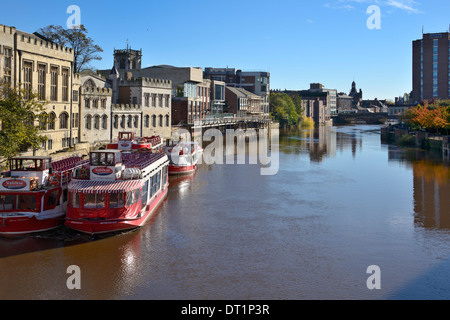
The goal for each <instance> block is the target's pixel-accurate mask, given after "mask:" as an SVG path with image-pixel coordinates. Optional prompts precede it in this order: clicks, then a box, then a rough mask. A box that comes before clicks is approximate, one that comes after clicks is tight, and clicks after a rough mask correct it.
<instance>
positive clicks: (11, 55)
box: [0, 25, 81, 155]
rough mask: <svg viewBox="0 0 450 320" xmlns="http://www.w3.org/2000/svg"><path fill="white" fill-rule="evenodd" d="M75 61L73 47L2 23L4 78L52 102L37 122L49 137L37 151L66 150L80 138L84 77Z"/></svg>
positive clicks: (0, 42) (0, 40)
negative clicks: (75, 69) (80, 74)
mask: <svg viewBox="0 0 450 320" xmlns="http://www.w3.org/2000/svg"><path fill="white" fill-rule="evenodd" d="M73 61H74V53H73V50H72V49H71V48H66V47H64V46H60V45H57V44H55V43H53V42H51V41H48V40H47V39H46V38H45V37H43V36H41V35H40V34H38V33H34V34H31V33H27V32H23V31H19V30H17V29H16V28H15V27H9V26H5V25H0V81H2V82H6V83H8V84H10V85H11V86H14V87H22V88H23V89H27V90H30V91H31V92H33V93H37V94H38V98H39V100H40V101H42V102H44V101H47V102H48V103H47V104H46V105H45V110H44V111H42V113H41V115H42V117H41V119H42V120H41V121H39V122H38V123H36V125H39V126H40V129H41V131H42V134H43V135H45V136H47V138H48V140H47V141H46V142H44V143H43V145H42V148H41V149H40V150H39V151H37V152H36V155H46V154H49V153H53V152H57V151H62V150H65V149H68V148H70V147H73V146H75V145H76V144H78V142H79V140H78V137H79V133H78V130H79V119H80V117H79V100H80V99H79V94H80V93H79V89H80V85H81V79H80V76H79V75H76V74H74V72H73ZM31 152H32V151H31V150H28V153H31ZM24 154H27V152H25V153H24Z"/></svg>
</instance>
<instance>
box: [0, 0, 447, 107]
mask: <svg viewBox="0 0 450 320" xmlns="http://www.w3.org/2000/svg"><path fill="white" fill-rule="evenodd" d="M3 2H5V1H3ZM70 5H78V6H79V7H80V9H81V23H82V24H84V25H85V26H86V28H87V29H88V31H89V35H90V36H91V37H92V38H93V39H94V40H95V42H96V43H97V44H98V45H100V46H101V47H102V48H103V50H104V52H103V54H102V57H103V60H102V61H100V62H96V63H95V64H94V65H93V66H94V67H96V68H98V69H109V68H111V67H112V61H113V50H114V48H116V49H119V48H124V47H126V44H127V39H128V41H129V44H130V45H131V47H132V48H135V49H142V50H143V55H144V57H143V66H151V65H158V64H170V65H174V66H193V67H202V68H204V67H226V66H229V67H235V68H238V69H242V70H266V71H270V73H271V87H272V89H293V90H299V89H307V88H309V84H310V83H312V82H320V83H322V84H323V85H324V86H325V87H327V88H331V89H337V90H338V91H342V92H346V93H348V92H349V91H350V87H351V82H352V81H353V80H355V81H356V84H357V87H358V89H359V88H361V89H362V90H363V94H364V99H373V98H379V99H394V97H395V96H399V95H403V93H405V92H410V91H411V87H412V79H411V78H412V71H411V65H412V41H413V40H415V39H419V38H420V37H421V33H422V26H423V27H424V29H425V32H443V31H448V29H449V24H450V19H449V12H450V1H448V0H439V1H438V0H428V1H425V0H316V1H303V0H277V1H273V0H272V1H269V0H259V1H256V0H247V1H242V0H241V1H237V0H227V1H217V0H191V1H181V0H166V1H154V0H150V1H133V0H130V1H103V0H96V1H92V0H91V1H85V0H71V1H63V0H54V1H32V0H22V1H20V6H18V5H17V3H16V2H15V1H9V2H6V3H3V4H2V10H1V11H0V24H5V25H11V26H15V27H16V28H18V29H20V30H22V31H26V32H31V33H32V32H34V31H37V30H38V29H39V28H40V27H44V26H46V25H49V24H58V25H62V26H66V21H67V19H68V18H69V16H70V14H68V13H66V11H67V8H68V6H70ZM371 5H377V6H378V7H379V8H380V12H381V29H372V30H371V29H369V28H368V27H367V20H368V19H369V17H370V14H368V13H367V9H368V7H369V6H371Z"/></svg>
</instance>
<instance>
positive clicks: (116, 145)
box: [106, 132, 163, 151]
mask: <svg viewBox="0 0 450 320" xmlns="http://www.w3.org/2000/svg"><path fill="white" fill-rule="evenodd" d="M162 146H163V139H162V137H161V136H153V137H143V138H136V136H135V134H134V132H120V133H119V137H118V139H117V141H115V142H113V143H110V144H108V145H107V147H106V148H107V149H111V150H123V151H147V150H153V151H161V150H162Z"/></svg>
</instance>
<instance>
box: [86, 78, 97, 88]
mask: <svg viewBox="0 0 450 320" xmlns="http://www.w3.org/2000/svg"><path fill="white" fill-rule="evenodd" d="M84 86H85V87H96V85H95V83H94V81H92V79H88V80H87V81H86V82H85V83H84Z"/></svg>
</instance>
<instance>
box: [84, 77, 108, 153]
mask: <svg viewBox="0 0 450 320" xmlns="http://www.w3.org/2000/svg"><path fill="white" fill-rule="evenodd" d="M112 94H113V92H112V89H111V85H110V84H109V83H108V81H107V80H106V78H104V77H102V76H100V75H98V74H95V73H93V72H83V73H82V74H81V87H80V129H79V140H80V141H82V142H89V143H90V144H91V145H94V146H95V145H101V144H102V143H107V142H109V141H110V140H111V139H112V132H111V131H112V124H111V123H112V109H111V99H112Z"/></svg>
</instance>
